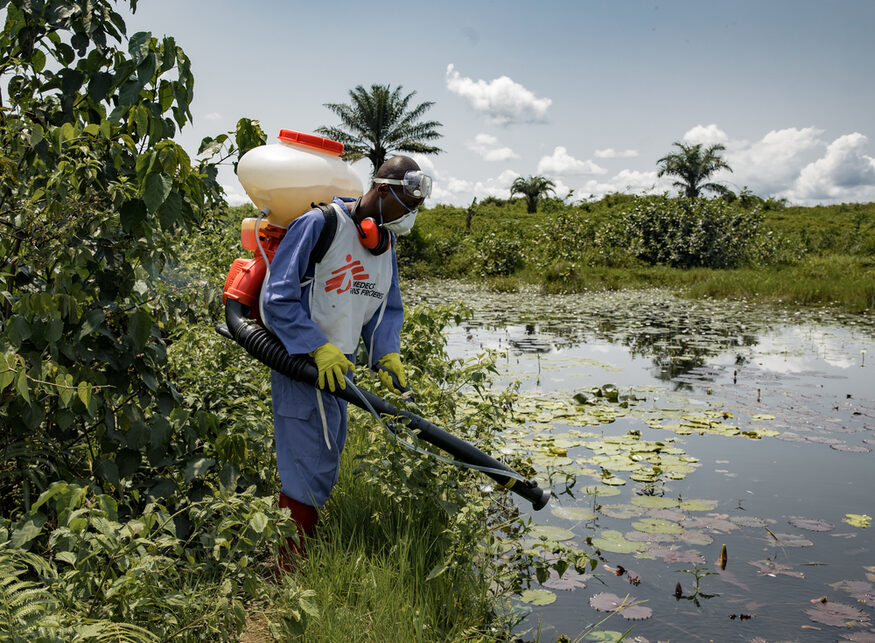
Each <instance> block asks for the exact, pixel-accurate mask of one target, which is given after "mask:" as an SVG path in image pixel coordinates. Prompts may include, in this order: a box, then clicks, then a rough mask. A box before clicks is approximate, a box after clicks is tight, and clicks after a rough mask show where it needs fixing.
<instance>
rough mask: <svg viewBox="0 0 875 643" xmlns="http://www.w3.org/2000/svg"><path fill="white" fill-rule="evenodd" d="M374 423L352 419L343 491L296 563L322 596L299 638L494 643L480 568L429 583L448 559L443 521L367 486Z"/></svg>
mask: <svg viewBox="0 0 875 643" xmlns="http://www.w3.org/2000/svg"><path fill="white" fill-rule="evenodd" d="M368 420H369V418H362V417H361V414H359V413H357V412H355V413H353V415H352V417H351V420H350V432H349V440H348V443H347V446H346V449H345V451H344V454H343V458H342V460H341V470H340V476H339V481H338V485H337V487H336V488H335V490H334V492H333V493H332V495H331V498H330V500H329V502H328V503H327V504H326V506H325V508H324V509H323V511H322V513H321V516H320V525H319V528H318V534H317V537H316V538H314V539H312V540H310V541H308V543H307V556H306V558H304V559H300V560H299V567H298V569H297V571H296V574H295V577H294V582H295V583H297V584H298V585H301V586H305V587H308V588H311V589H313V590H314V591H315V592H316V594H315V596H314V598H313V602H314V603H315V604H316V605H318V609H319V616H318V618H316V619H310V620H309V621H308V622H307V628H306V631H304V632H303V633H302V634H301V636H300V640H304V641H332V642H333V641H380V642H383V641H418V642H426V641H447V640H452V641H457V640H478V639H481V640H494V639H493V638H492V637H491V635H489V632H490V630H491V629H492V628H490V623H493V622H494V621H495V620H496V614H495V613H494V603H493V601H494V598H493V597H491V596H490V592H489V589H490V587H489V580H488V579H487V577H486V575H485V574H483V573H481V570H480V569H479V568H478V567H477V566H476V565H473V564H472V565H470V566H468V567H466V568H463V567H461V566H459V567H457V568H454V569H448V570H447V571H446V572H445V573H443V574H441V575H439V576H437V577H436V578H430V575H431V573H432V571H433V570H434V568H435V567H436V566H437V565H439V564H440V562H441V560H442V557H443V554H444V553H445V552H444V549H445V544H444V540H445V539H444V538H443V531H444V530H445V529H447V528H448V525H447V524H446V522H445V521H444V520H443V519H442V517H441V516H440V515H438V514H435V513H432V512H427V511H422V510H421V508H419V507H417V506H414V505H413V504H412V503H411V502H410V500H409V499H406V498H405V499H402V500H400V501H398V500H397V499H393V498H390V497H387V496H386V495H385V494H383V493H381V492H380V490H379V488H378V487H377V486H374V485H370V484H367V483H363V480H362V478H361V472H360V471H357V466H358V462H359V459H360V458H361V457H365V454H366V453H367V452H368V451H371V450H372V449H371V447H372V441H373V439H374V436H373V435H372V433H371V429H370V428H369V427H368V425H369V424H370V422H369V421H368ZM398 484H399V485H401V484H402V482H401V481H399V482H398ZM436 484H440V482H439V481H436ZM472 558H473V556H472ZM273 609H274V610H282V609H283V605H282V604H281V603H277V604H275V605H274V606H273Z"/></svg>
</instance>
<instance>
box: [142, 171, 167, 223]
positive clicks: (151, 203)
mask: <svg viewBox="0 0 875 643" xmlns="http://www.w3.org/2000/svg"><path fill="white" fill-rule="evenodd" d="M172 187H173V181H171V179H170V177H169V176H167V175H166V174H162V173H154V174H150V175H149V176H147V177H146V184H145V186H144V189H143V201H144V202H145V203H146V209H147V210H148V211H149V213H150V214H153V213H155V212H156V211H157V210H158V208H160V207H161V204H162V203H164V201H165V200H166V199H167V195H168V194H170V190H171V188H172Z"/></svg>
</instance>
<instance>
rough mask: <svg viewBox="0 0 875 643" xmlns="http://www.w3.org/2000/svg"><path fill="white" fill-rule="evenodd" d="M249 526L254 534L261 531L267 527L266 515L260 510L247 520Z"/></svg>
mask: <svg viewBox="0 0 875 643" xmlns="http://www.w3.org/2000/svg"><path fill="white" fill-rule="evenodd" d="M249 526H250V527H252V530H253V531H254V532H255V533H256V534H260V533H263V532H264V530H265V529H266V528H267V516H265V515H264V514H263V513H262V512H260V511H259V512H257V513H256V514H255V515H254V516H252V518H251V519H250V521H249Z"/></svg>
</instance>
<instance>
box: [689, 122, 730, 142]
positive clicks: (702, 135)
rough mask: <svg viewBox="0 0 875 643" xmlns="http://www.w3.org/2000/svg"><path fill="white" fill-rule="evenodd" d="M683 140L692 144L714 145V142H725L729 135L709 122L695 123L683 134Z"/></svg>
mask: <svg viewBox="0 0 875 643" xmlns="http://www.w3.org/2000/svg"><path fill="white" fill-rule="evenodd" d="M683 140H684V141H686V142H687V143H692V144H696V143H702V144H704V145H714V144H715V143H722V144H725V143H726V142H727V141H728V140H729V136H727V135H726V132H724V131H723V130H722V129H720V128H719V127H717V125H715V124H714V123H711V124H710V125H696V126H695V127H694V128H692V129H690V130H688V131H687V133H686V134H684V138H683Z"/></svg>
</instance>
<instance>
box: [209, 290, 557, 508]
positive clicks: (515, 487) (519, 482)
mask: <svg viewBox="0 0 875 643" xmlns="http://www.w3.org/2000/svg"><path fill="white" fill-rule="evenodd" d="M246 312H247V311H246V309H245V307H244V306H243V305H242V304H241V303H240V302H239V301H236V300H233V299H229V300H228V301H227V303H226V304H225V324H219V325H218V326H216V331H218V332H219V334H221V335H223V336H225V337H228V338H229V339H233V340H234V341H236V342H237V343H238V344H240V345H241V346H242V347H243V348H244V349H246V352H247V353H249V354H250V355H252V356H253V357H254V358H255V359H257V360H258V361H259V362H261V363H262V364H265V365H266V366H269V367H270V368H272V369H273V370H275V371H277V372H279V373H282V374H283V375H286V376H287V377H290V378H292V379H294V380H298V381H300V382H304V383H306V384H310V385H312V386H316V382H317V381H318V379H319V371H318V369H317V368H316V365H315V364H314V363H313V361H312V360H310V359H309V358H308V357H305V356H301V355H290V354H289V353H287V352H286V349H285V347H284V346H283V345H282V342H280V340H279V339H278V338H277V337H276V335H274V334H273V333H271V332H270V331H268V330H267V329H265V328H264V327H263V326H261V325H260V324H258V323H256V322H254V321H253V320H251V319H249V318H248V315H247V314H246ZM350 388H351V387H347V388H346V389H341V388H340V387H338V389H337V390H336V391H335V392H334V393H332V395H336V396H337V397H340V398H341V399H344V400H346V401H347V402H349V403H351V404H354V405H356V406H358V407H359V408H363V409H366V410H368V409H367V405H370V406H371V407H372V408H373V409H374V410H376V411H377V412H378V413H380V414H381V415H388V416H390V417H393V418H405V420H406V424H407V426H408V427H409V428H410V429H412V430H413V432H414V433H415V434H416V436H417V438H419V439H421V440H424V441H426V442H428V443H430V444H433V445H434V446H436V447H438V448H440V449H443V450H444V451H446V452H447V453H449V454H450V455H452V456H453V457H455V458H457V459H458V460H460V461H461V462H463V463H466V464H470V465H474V466H475V467H484V468H486V469H491V470H492V471H485V472H484V473H485V475H488V476H489V477H490V478H492V479H493V480H495V481H496V482H497V483H499V484H500V485H502V486H504V487H505V488H507V489H510V490H511V491H513V492H514V493H516V494H518V495H519V496H521V497H523V498H525V499H526V500H528V501H529V502H531V503H532V507H533V508H534V509H536V510H537V509H541V508H543V507H544V506H546V505H547V503H548V502H549V501H550V491H549V490H548V489H541V488H540V487H538V485H537V484H535V482H534V481H532V480H525V479H523V478H522V476H520V475H519V474H518V473H516V472H515V471H514V470H513V469H511V468H510V467H508V466H507V465H506V464H504V463H502V462H499V461H498V460H496V459H495V458H492V457H490V456H488V455H486V454H485V453H483V452H482V451H481V450H480V449H478V448H477V447H475V446H473V445H471V444H469V443H468V442H466V441H464V440H462V439H461V438H458V437H456V436H455V435H452V434H451V433H447V432H446V431H444V430H443V429H440V428H438V427H437V426H435V425H434V424H432V423H431V422H429V421H428V420H426V419H424V418H421V417H419V416H418V415H415V414H414V413H411V412H409V411H406V410H398V409H397V408H395V407H394V406H393V405H392V404H389V403H388V402H387V401H386V400H384V399H383V398H381V397H379V396H378V395H374V394H373V393H371V392H369V391H364V390H362V389H358V394H361V395H363V396H364V398H365V400H366V401H365V400H362V399H360V398H359V397H358V394H356V393H354V392H353V391H351V390H350ZM325 392H326V393H330V392H329V391H325ZM387 425H388V426H389V427H390V430H391V424H390V423H387ZM502 471H507V472H508V474H509V475H502V474H501V472H502Z"/></svg>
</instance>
